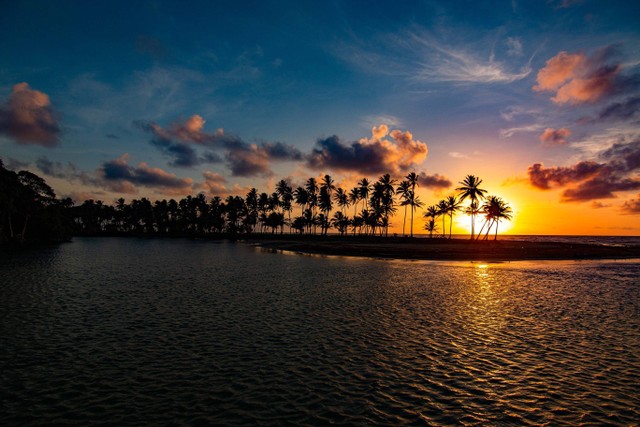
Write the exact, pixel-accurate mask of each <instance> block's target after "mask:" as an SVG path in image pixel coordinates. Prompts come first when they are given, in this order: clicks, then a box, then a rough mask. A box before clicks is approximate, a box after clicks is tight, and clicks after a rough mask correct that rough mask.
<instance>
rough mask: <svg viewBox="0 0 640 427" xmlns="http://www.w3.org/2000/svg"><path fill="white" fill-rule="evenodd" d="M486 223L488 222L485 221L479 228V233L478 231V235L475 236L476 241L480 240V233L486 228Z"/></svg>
mask: <svg viewBox="0 0 640 427" xmlns="http://www.w3.org/2000/svg"><path fill="white" fill-rule="evenodd" d="M487 222H489V220H488V219H485V220H484V223H483V224H482V227H480V231H478V235H477V236H476V240H480V236H481V235H482V232H483V231H484V227H486V225H487Z"/></svg>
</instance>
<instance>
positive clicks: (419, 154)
mask: <svg viewBox="0 0 640 427" xmlns="http://www.w3.org/2000/svg"><path fill="white" fill-rule="evenodd" d="M371 133H372V136H371V138H362V139H360V140H359V141H354V142H351V143H345V142H343V141H342V140H341V139H340V138H339V137H338V136H336V135H333V136H330V137H328V138H324V139H319V140H318V141H316V146H315V148H313V150H312V152H311V154H309V155H308V156H307V166H308V167H310V168H311V169H315V170H325V169H330V170H337V171H350V172H358V173H362V174H365V175H367V174H378V173H384V172H389V173H392V174H397V173H404V172H408V171H409V170H410V169H411V168H413V167H415V165H417V164H418V163H421V162H422V161H424V160H425V159H426V157H427V152H428V149H427V144H425V143H424V142H422V141H419V140H414V139H413V135H412V134H411V132H409V131H404V132H403V131H401V130H397V129H396V130H392V131H389V127H388V126H387V125H385V124H382V125H380V126H377V127H376V126H374V127H373V128H372V130H371Z"/></svg>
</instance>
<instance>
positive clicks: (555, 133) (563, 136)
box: [540, 128, 571, 146]
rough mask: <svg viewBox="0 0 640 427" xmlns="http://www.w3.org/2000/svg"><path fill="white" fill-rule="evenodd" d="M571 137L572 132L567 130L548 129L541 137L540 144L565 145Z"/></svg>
mask: <svg viewBox="0 0 640 427" xmlns="http://www.w3.org/2000/svg"><path fill="white" fill-rule="evenodd" d="M569 136H571V131H570V130H569V129H567V128H560V129H553V128H546V129H545V130H544V132H542V134H541V135H540V142H542V143H543V144H545V145H548V146H553V145H564V144H566V143H567V138H569Z"/></svg>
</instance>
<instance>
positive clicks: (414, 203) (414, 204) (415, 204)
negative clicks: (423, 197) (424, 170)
mask: <svg viewBox="0 0 640 427" xmlns="http://www.w3.org/2000/svg"><path fill="white" fill-rule="evenodd" d="M419 178H420V176H419V175H418V174H416V173H415V172H410V173H409V174H408V175H407V176H406V179H407V181H409V185H411V199H410V203H409V205H410V206H411V226H410V228H411V233H410V234H411V237H413V212H414V211H415V210H416V209H417V208H419V207H422V202H421V201H420V200H418V197H417V196H416V187H419V184H418V179H419Z"/></svg>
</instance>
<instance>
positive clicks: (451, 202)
mask: <svg viewBox="0 0 640 427" xmlns="http://www.w3.org/2000/svg"><path fill="white" fill-rule="evenodd" d="M445 202H446V203H447V213H448V214H449V239H451V231H452V227H453V214H455V213H456V212H459V211H460V209H462V208H461V205H462V202H461V201H460V200H459V199H458V198H456V196H449V197H447V198H446V199H445Z"/></svg>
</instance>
